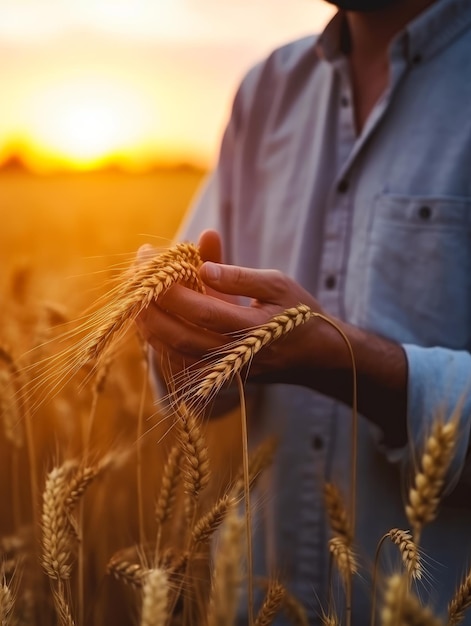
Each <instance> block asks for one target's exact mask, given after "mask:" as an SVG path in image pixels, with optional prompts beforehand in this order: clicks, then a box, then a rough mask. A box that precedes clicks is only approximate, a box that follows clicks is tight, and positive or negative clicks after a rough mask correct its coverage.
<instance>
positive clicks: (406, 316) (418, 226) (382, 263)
mask: <svg viewBox="0 0 471 626" xmlns="http://www.w3.org/2000/svg"><path fill="white" fill-rule="evenodd" d="M366 242H367V243H366V250H365V251H364V255H363V258H364V259H365V268H364V271H365V275H364V282H363V285H364V288H365V291H364V296H365V298H364V301H363V306H362V310H363V314H362V316H361V317H362V318H363V319H362V325H364V326H365V327H366V328H369V329H371V330H374V331H376V332H378V333H381V334H383V335H386V336H388V337H391V338H392V339H395V340H397V341H400V342H403V343H408V342H411V343H417V344H419V345H424V346H432V345H440V346H444V347H450V348H468V349H469V348H470V347H471V198H455V197H443V198H428V197H417V196H416V197H403V196H391V195H382V196H379V197H378V198H377V199H376V202H375V206H374V209H373V216H372V220H371V223H370V227H369V229H368V233H367V239H366Z"/></svg>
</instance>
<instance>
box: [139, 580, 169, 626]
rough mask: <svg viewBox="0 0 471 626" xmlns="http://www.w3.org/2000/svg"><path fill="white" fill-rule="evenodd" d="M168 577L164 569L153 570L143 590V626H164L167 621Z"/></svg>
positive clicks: (145, 581)
mask: <svg viewBox="0 0 471 626" xmlns="http://www.w3.org/2000/svg"><path fill="white" fill-rule="evenodd" d="M167 605H168V577H167V574H166V572H165V571H164V570H163V569H160V568H157V569H151V570H150V571H149V572H148V573H147V576H146V577H145V580H144V586H143V589H142V615H141V626H164V624H165V622H166V619H167Z"/></svg>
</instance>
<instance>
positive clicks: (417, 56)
mask: <svg viewBox="0 0 471 626" xmlns="http://www.w3.org/2000/svg"><path fill="white" fill-rule="evenodd" d="M411 60H412V65H419V63H421V62H422V55H421V54H415V55H414V56H413V57H412V59H411Z"/></svg>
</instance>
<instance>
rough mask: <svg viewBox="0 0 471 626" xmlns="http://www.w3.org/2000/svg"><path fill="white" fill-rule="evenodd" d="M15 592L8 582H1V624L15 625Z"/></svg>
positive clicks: (2, 625)
mask: <svg viewBox="0 0 471 626" xmlns="http://www.w3.org/2000/svg"><path fill="white" fill-rule="evenodd" d="M13 607H14V601H13V593H12V591H11V589H10V588H9V587H8V585H7V584H6V583H2V582H0V625H1V626H13V623H14V615H13Z"/></svg>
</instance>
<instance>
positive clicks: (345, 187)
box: [337, 178, 349, 193]
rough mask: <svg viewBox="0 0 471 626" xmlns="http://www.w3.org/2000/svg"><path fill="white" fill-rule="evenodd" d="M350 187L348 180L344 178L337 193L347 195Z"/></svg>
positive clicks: (338, 186)
mask: <svg viewBox="0 0 471 626" xmlns="http://www.w3.org/2000/svg"><path fill="white" fill-rule="evenodd" d="M348 186H349V185H348V180H347V179H346V178H343V179H342V180H341V181H340V182H339V184H338V185H337V191H338V192H339V193H345V192H346V191H348Z"/></svg>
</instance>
